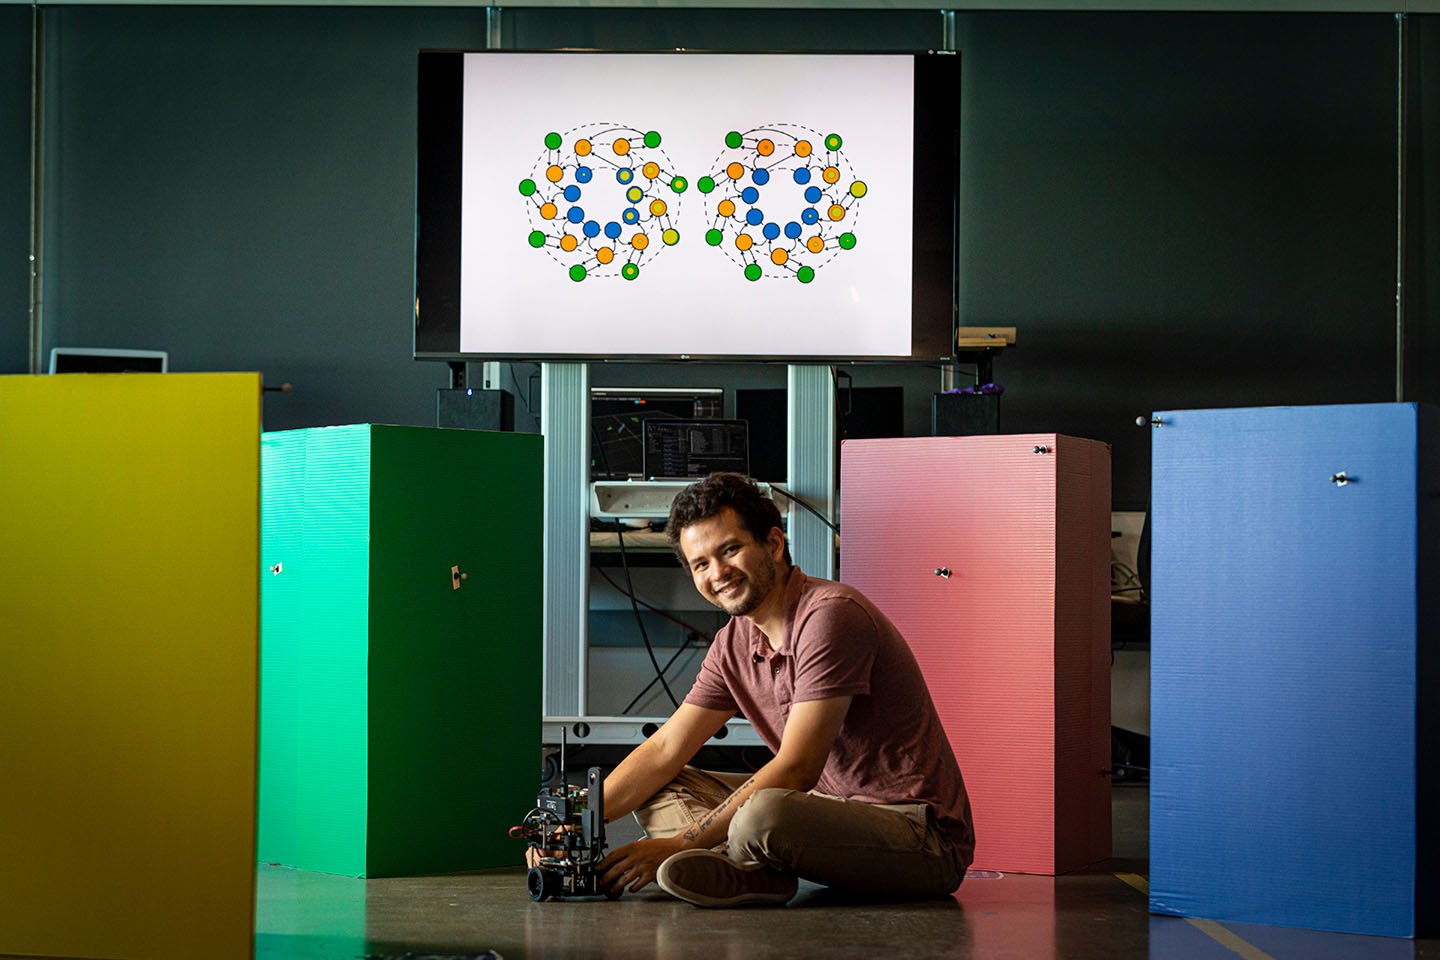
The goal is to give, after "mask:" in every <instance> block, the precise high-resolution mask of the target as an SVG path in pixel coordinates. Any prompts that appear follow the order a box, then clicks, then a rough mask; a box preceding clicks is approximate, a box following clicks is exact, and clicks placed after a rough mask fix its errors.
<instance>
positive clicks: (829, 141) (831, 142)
mask: <svg viewBox="0 0 1440 960" xmlns="http://www.w3.org/2000/svg"><path fill="white" fill-rule="evenodd" d="M844 142H845V141H843V140H841V139H840V134H838V133H832V134H830V136H828V137H826V138H825V149H826V150H839V149H840V145H841V144H842V143H844Z"/></svg>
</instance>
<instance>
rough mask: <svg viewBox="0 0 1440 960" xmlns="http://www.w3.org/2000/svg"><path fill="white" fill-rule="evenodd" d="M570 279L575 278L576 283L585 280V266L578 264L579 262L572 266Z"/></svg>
mask: <svg viewBox="0 0 1440 960" xmlns="http://www.w3.org/2000/svg"><path fill="white" fill-rule="evenodd" d="M570 279H571V280H574V281H575V282H576V283H579V282H580V281H581V280H584V279H585V268H584V267H582V266H581V265H580V264H578V263H577V264H575V266H573V267H571V268H570Z"/></svg>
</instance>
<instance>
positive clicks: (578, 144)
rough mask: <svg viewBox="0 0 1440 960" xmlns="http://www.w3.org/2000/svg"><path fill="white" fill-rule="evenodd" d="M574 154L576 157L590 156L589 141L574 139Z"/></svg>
mask: <svg viewBox="0 0 1440 960" xmlns="http://www.w3.org/2000/svg"><path fill="white" fill-rule="evenodd" d="M575 155H576V156H577V157H588V156H590V141H589V140H576V141H575Z"/></svg>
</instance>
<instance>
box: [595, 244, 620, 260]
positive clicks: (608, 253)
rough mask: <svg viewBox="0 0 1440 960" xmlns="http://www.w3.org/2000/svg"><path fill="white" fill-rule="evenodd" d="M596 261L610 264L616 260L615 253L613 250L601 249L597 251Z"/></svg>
mask: <svg viewBox="0 0 1440 960" xmlns="http://www.w3.org/2000/svg"><path fill="white" fill-rule="evenodd" d="M595 259H596V260H599V261H600V262H601V263H609V262H610V261H611V260H614V259H615V251H614V250H611V249H610V248H609V247H601V248H600V249H599V250H596V251H595Z"/></svg>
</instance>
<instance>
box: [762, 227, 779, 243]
mask: <svg viewBox="0 0 1440 960" xmlns="http://www.w3.org/2000/svg"><path fill="white" fill-rule="evenodd" d="M760 232H761V233H763V234H765V239H766V240H774V239H775V238H776V237H778V236H780V225H779V224H778V223H767V224H765V229H764V230H761V231H760Z"/></svg>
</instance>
